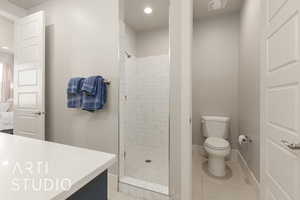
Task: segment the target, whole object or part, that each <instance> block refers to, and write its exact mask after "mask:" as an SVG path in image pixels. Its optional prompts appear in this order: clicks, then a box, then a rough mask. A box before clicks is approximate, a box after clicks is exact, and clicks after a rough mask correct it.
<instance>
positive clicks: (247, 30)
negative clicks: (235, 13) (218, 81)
mask: <svg viewBox="0 0 300 200" xmlns="http://www.w3.org/2000/svg"><path fill="white" fill-rule="evenodd" d="M260 11H261V7H260V0H246V1H245V4H244V7H243V9H242V12H241V30H240V31H241V34H240V37H241V40H240V43H241V46H240V73H239V78H240V81H239V86H240V87H239V119H240V120H239V127H240V133H242V134H245V135H248V136H250V137H251V139H252V140H253V143H252V144H250V145H245V146H243V147H241V148H240V151H241V153H242V154H243V156H244V157H245V159H246V161H247V163H248V165H249V167H250V168H251V170H252V171H253V172H254V175H255V176H256V178H257V179H258V180H259V169H260V162H259V159H260V154H259V150H260V148H259V147H260V145H259V144H260V143H259V139H260V134H259V126H260V125H259V121H260V115H259V93H260V89H259V82H260V81H259V80H260V69H259V68H260V29H261V28H260V27H261V26H260V23H259V22H260V21H261V17H260Z"/></svg>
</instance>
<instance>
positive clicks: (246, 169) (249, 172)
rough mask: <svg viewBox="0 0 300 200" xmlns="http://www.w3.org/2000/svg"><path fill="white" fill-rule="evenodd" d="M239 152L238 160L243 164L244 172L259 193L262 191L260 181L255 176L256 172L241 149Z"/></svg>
mask: <svg viewBox="0 0 300 200" xmlns="http://www.w3.org/2000/svg"><path fill="white" fill-rule="evenodd" d="M237 153H238V162H239V164H240V165H241V167H242V169H243V170H244V172H245V173H246V175H247V176H248V177H249V179H250V182H251V183H252V184H253V185H254V187H255V188H256V190H257V192H258V194H259V192H260V183H259V182H258V180H257V179H256V177H255V176H254V173H253V172H252V170H251V169H250V167H249V165H248V163H247V161H246V159H245V158H244V156H243V155H242V154H241V152H240V151H237Z"/></svg>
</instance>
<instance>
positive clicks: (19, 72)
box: [14, 12, 45, 140]
mask: <svg viewBox="0 0 300 200" xmlns="http://www.w3.org/2000/svg"><path fill="white" fill-rule="evenodd" d="M14 107H15V117H14V134H16V135H21V136H26V137H31V138H36V139H41V140H44V139H45V14H44V12H38V13H35V14H33V15H30V16H27V17H25V18H22V19H20V20H18V21H16V23H15V67H14Z"/></svg>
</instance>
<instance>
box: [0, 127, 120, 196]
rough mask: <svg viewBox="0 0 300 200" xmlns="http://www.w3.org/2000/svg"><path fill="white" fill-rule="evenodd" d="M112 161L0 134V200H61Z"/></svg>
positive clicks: (84, 151) (100, 154) (95, 154)
mask: <svg viewBox="0 0 300 200" xmlns="http://www.w3.org/2000/svg"><path fill="white" fill-rule="evenodd" d="M115 161H116V156H115V155H112V154H107V153H103V152H98V151H92V150H87V149H83V148H77V147H72V146H67V145H62V144H57V143H51V142H45V141H40V140H34V139H29V138H25V137H20V136H15V135H8V134H3V133H0V199H3V200H19V199H20V200H50V199H51V200H63V199H66V198H68V197H69V196H71V195H72V194H73V193H75V192H76V191H77V190H79V189H80V188H82V187H83V186H84V185H86V184H87V183H89V182H90V181H91V180H93V179H94V178H96V177H97V176H98V175H100V174H101V173H102V172H104V171H105V170H106V169H107V168H109V167H110V166H111V165H112V164H113V163H114V162H115ZM68 186H70V189H69V190H65V189H66V188H68ZM51 188H52V189H51Z"/></svg>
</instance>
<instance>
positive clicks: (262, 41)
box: [259, 1, 266, 200]
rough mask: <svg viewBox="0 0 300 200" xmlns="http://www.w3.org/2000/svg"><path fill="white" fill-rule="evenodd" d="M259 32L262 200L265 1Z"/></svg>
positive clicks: (261, 190)
mask: <svg viewBox="0 0 300 200" xmlns="http://www.w3.org/2000/svg"><path fill="white" fill-rule="evenodd" d="M260 4H261V33H260V55H261V57H260V108H259V112H260V128H259V131H260V170H259V171H260V174H259V177H260V187H259V199H260V200H264V176H263V170H264V168H265V164H264V157H265V154H264V152H265V151H264V148H265V146H264V139H265V134H264V133H265V132H264V124H263V122H264V119H265V118H264V117H265V115H264V110H265V105H264V102H265V95H264V86H265V83H264V81H263V80H264V77H265V68H264V59H265V57H266V51H265V49H266V44H265V40H264V34H265V33H264V32H265V27H266V22H265V17H266V12H265V10H266V7H265V6H266V3H265V2H263V1H261V3H260Z"/></svg>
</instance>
